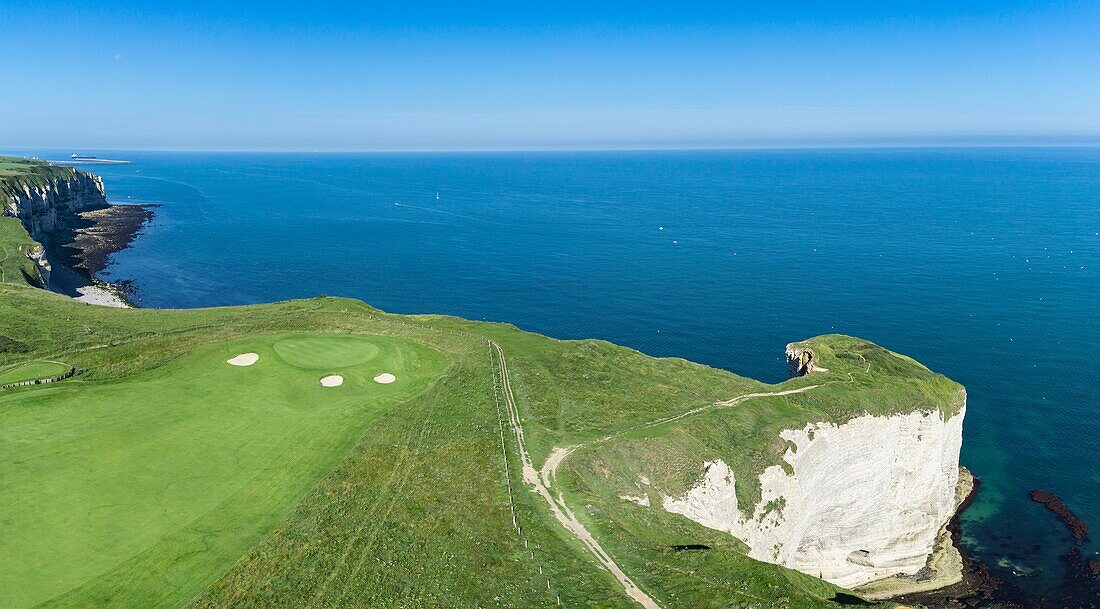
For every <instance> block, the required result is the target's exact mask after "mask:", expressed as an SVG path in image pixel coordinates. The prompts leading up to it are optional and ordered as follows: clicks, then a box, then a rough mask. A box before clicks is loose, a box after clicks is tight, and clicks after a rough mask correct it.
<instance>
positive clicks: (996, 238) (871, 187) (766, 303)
mask: <svg viewBox="0 0 1100 609" xmlns="http://www.w3.org/2000/svg"><path fill="white" fill-rule="evenodd" d="M83 152H94V151H83ZM37 154H38V155H39V156H43V157H46V158H51V155H52V157H57V156H59V155H60V153H59V152H56V151H55V152H52V153H51V152H49V151H38V152H37ZM99 154H100V156H104V157H111V158H118V157H120V156H121V157H123V158H129V159H131V160H133V161H134V162H133V164H131V165H116V166H95V167H87V169H88V170H90V171H93V172H96V173H99V174H101V175H102V176H103V177H104V180H105V183H106V188H107V193H108V197H109V199H110V200H111V201H112V202H116V203H139V202H140V203H156V204H158V205H159V206H160V207H159V208H157V209H156V218H155V219H154V221H153V222H152V224H151V225H149V226H148V227H147V228H146V230H145V234H144V235H143V236H141V237H140V238H138V239H137V240H136V241H135V242H134V244H133V246H132V247H131V248H130V249H128V250H125V251H123V252H120V253H118V254H116V255H115V256H114V257H113V259H112V263H111V265H110V266H109V268H108V273H109V275H110V277H109V278H113V279H131V280H133V281H134V283H135V284H136V286H137V288H138V293H137V299H138V300H139V302H140V304H142V305H143V306H148V307H204V306H211V305H229V304H243V303H258V302H265V301H270V300H276V299H286V298H292V297H308V296H314V295H317V294H330V295H343V296H353V297H356V298H360V299H363V300H365V301H366V302H368V303H370V304H372V305H375V306H377V307H380V308H382V309H385V310H387V311H392V312H399V313H427V312H432V313H448V314H453V315H460V316H463V317H468V318H473V319H484V320H494V321H507V322H512V323H514V324H516V325H518V326H520V327H521V328H524V329H527V330H532V331H536V332H540V333H544V334H548V335H550V336H554V337H559V338H581V337H596V338H602V339H606V340H610V341H613V342H616V343H620V344H623V345H627V346H630V347H634V348H636V349H639V350H641V351H643V352H645V353H648V354H650V355H655V356H681V357H685V358H688V359H691V360H695V361H698V362H702V363H705V364H709V365H712V366H717V367H721V368H726V369H729V370H732V371H734V372H736V373H738V374H742V375H747V376H751V377H756V378H759V379H762V380H767V381H780V380H782V379H783V378H785V376H786V367H785V365H784V359H783V348H784V346H785V345H786V344H787V343H788V342H791V341H794V340H799V339H803V338H807V337H810V336H814V335H817V334H822V333H826V332H842V333H845V334H853V335H858V336H861V337H864V338H867V339H869V340H872V341H875V342H877V343H879V344H881V345H883V346H886V347H888V348H890V349H893V350H896V351H899V352H901V353H905V354H907V355H910V356H912V357H915V358H916V359H918V360H919V361H921V362H922V363H924V364H926V365H928V366H929V367H930V368H932V369H933V370H936V371H938V372H942V373H944V374H946V375H948V376H950V377H951V378H953V379H955V380H957V381H959V382H961V383H963V384H964V385H965V386H966V387H967V390H968V394H969V406H968V410H967V418H966V425H965V440H964V446H963V456H962V460H963V463H964V464H965V465H966V466H967V467H969V468H970V469H971V470H973V472H974V473H975V474H976V475H977V476H978V477H979V478H980V479H981V481H982V487H981V492H980V493H979V496H978V498H977V501H976V503H975V504H974V505H973V507H971V508H970V509H969V510H968V511H967V512H966V513H965V516H964V519H963V520H964V521H963V532H964V540H963V543H964V546H965V548H966V549H967V550H968V551H969V552H970V553H971V554H972V555H973V556H975V557H976V558H978V559H979V560H981V561H983V562H985V563H986V564H987V565H989V566H990V567H991V568H992V569H993V570H994V572H995V573H996V574H997V575H999V576H1002V577H1004V578H1006V579H1009V580H1011V581H1013V582H1015V583H1017V584H1018V585H1020V586H1021V587H1023V588H1024V589H1026V590H1029V591H1032V592H1034V593H1036V594H1039V595H1042V596H1045V597H1047V598H1048V601H1047V602H1046V604H1047V605H1048V606H1052V607H1054V606H1057V607H1061V606H1062V605H1063V604H1064V603H1065V601H1066V599H1067V598H1068V597H1069V596H1072V595H1073V594H1077V593H1079V592H1080V590H1078V591H1077V592H1075V593H1070V592H1067V590H1066V589H1065V588H1064V587H1063V586H1064V585H1063V583H1062V580H1063V572H1064V566H1063V564H1062V562H1061V561H1060V560H1059V557H1060V556H1061V555H1062V554H1064V553H1065V552H1067V551H1068V550H1069V549H1070V548H1071V547H1073V540H1072V538H1071V537H1070V536H1069V534H1068V533H1067V531H1066V529H1065V527H1064V526H1063V525H1062V523H1061V522H1060V521H1058V520H1057V518H1056V517H1055V516H1054V515H1053V514H1052V513H1050V512H1048V511H1046V510H1045V509H1044V508H1043V507H1041V506H1039V505H1038V504H1035V503H1033V502H1032V501H1030V500H1029V498H1028V491H1030V490H1031V489H1036V488H1042V489H1048V490H1051V491H1054V492H1055V493H1057V494H1058V495H1059V496H1061V497H1062V498H1063V499H1064V500H1065V502H1066V503H1067V504H1068V505H1069V506H1070V507H1071V509H1073V510H1074V511H1075V512H1076V513H1077V514H1078V515H1079V516H1080V517H1081V518H1083V519H1084V520H1085V521H1086V522H1088V523H1090V524H1091V525H1092V526H1093V528H1094V530H1095V531H1100V398H1098V397H1097V396H1098V393H1097V389H1098V384H1100V149H1095V148H1094V149H1053V148H1048V149H1026V148H1024V149H1022V148H1014V149H904V150H903V149H895V150H799V151H794V150H791V151H715V152H585V153H508V154H501V153H492V154H490V153H483V154H466V153H463V154H458V153H455V154H237V153H232V154H230V153H218V154H208V153H155V152H108V151H101V152H99ZM65 156H67V153H66V154H65ZM1093 537H1094V538H1098V537H1100V534H1094V535H1093ZM1098 550H1100V543H1097V542H1096V541H1094V540H1093V541H1089V542H1087V543H1086V544H1085V546H1084V548H1083V551H1084V554H1085V555H1086V558H1089V557H1091V558H1097V551H1098ZM1091 593H1092V592H1090V594H1091Z"/></svg>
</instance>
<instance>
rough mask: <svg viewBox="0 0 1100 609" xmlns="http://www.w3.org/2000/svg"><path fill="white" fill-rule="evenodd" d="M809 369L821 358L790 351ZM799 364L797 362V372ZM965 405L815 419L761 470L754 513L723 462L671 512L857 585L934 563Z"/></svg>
mask: <svg viewBox="0 0 1100 609" xmlns="http://www.w3.org/2000/svg"><path fill="white" fill-rule="evenodd" d="M788 353H789V355H794V356H795V357H793V358H789V359H793V360H794V361H797V362H798V363H799V364H800V366H799V367H800V368H805V369H806V371H804V372H802V373H803V374H805V373H806V372H807V371H808V370H809V369H812V368H811V366H812V363H811V362H812V359H804V356H803V354H801V353H799V354H791V353H790V351H789V352H788ZM793 368H794V366H793V365H792V369H793ZM964 415H965V405H964V406H963V407H962V408H961V409H960V410H959V411H958V412H955V413H952V416H950V418H946V420H945V418H944V415H943V414H942V413H941V412H939V411H932V412H912V413H909V414H896V415H893V416H873V415H864V416H861V417H857V418H854V419H852V420H850V421H848V422H846V423H844V424H841V425H835V424H832V423H813V424H808V425H806V426H805V427H804V428H802V429H788V430H784V431H782V432H781V433H780V434H779V435H780V437H781V438H782V439H783V440H786V441H787V442H789V443H790V444H791V446H790V447H789V448H788V449H787V451H786V453H785V455H784V457H783V460H784V461H785V462H786V468H784V467H781V466H779V465H774V466H771V467H769V468H767V469H766V470H765V471H764V473H763V475H761V476H760V487H761V499H760V502H759V503H758V504H757V505H755V506H753V508H752V515H751V516H745V515H744V514H743V513H742V511H741V510H740V509H739V506H738V504H737V496H736V494H735V493H734V485H735V483H736V480H735V479H734V474H733V472H732V471H731V470H730V468H729V466H728V465H727V464H726V463H724V462H722V461H720V460H719V461H711V462H707V463H706V473H705V475H704V476H703V479H702V480H701V481H699V482H698V483H697V485H696V486H695V487H694V488H691V489H690V490H688V491H687V492H686V493H685V494H684V495H683V496H680V497H665V498H664V502H663V507H664V509H666V510H668V511H669V512H673V513H677V514H682V515H684V516H686V517H688V518H690V519H692V520H694V521H696V522H698V523H700V524H702V525H703V526H706V527H709V528H712V529H717V530H721V531H726V532H729V533H730V534H731V535H733V536H734V537H737V538H738V539H740V540H742V541H744V542H745V543H746V544H747V545H748V546H749V555H750V556H752V557H753V558H756V559H758V560H762V561H766V562H770V563H775V564H780V565H784V566H786V567H790V568H792V569H796V570H798V571H802V572H803V573H807V574H810V575H813V576H817V577H821V578H822V579H825V580H828V581H830V582H832V583H834V584H837V585H840V586H844V587H847V588H854V587H857V586H859V585H862V584H866V583H868V582H871V581H874V580H878V579H882V578H885V577H891V576H894V575H898V574H907V575H911V574H914V573H916V572H917V571H919V570H921V568H922V567H924V566H925V564H926V561H927V559H928V557H929V556H930V555H931V554H932V550H933V545H934V543H935V541H936V537H937V535H938V533H939V532H940V530H941V528H942V527H943V525H944V524H945V523H947V521H948V520H949V519H950V518H951V517H952V516H953V515H954V512H955V508H956V503H957V500H956V496H955V486H956V483H957V482H958V476H959V450H960V448H961V446H962V422H963V417H964Z"/></svg>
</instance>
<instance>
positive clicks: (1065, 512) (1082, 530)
mask: <svg viewBox="0 0 1100 609" xmlns="http://www.w3.org/2000/svg"><path fill="white" fill-rule="evenodd" d="M1029 495H1030V496H1031V500H1032V501H1035V502H1036V503H1040V504H1042V505H1043V507H1045V508H1046V509H1048V510H1050V511H1052V512H1054V513H1055V514H1057V515H1058V517H1059V518H1061V519H1062V522H1063V523H1065V525H1066V528H1068V529H1069V533H1070V535H1073V538H1074V539H1076V540H1077V545H1081V542H1082V541H1083V540H1084V539H1085V537H1088V534H1089V526H1088V525H1087V524H1085V521H1083V520H1081V519H1080V518H1078V517H1077V516H1076V515H1075V514H1074V513H1073V512H1072V511H1070V509H1069V507H1068V506H1067V505H1066V504H1065V502H1063V501H1062V500H1061V499H1060V498H1059V497H1058V496H1057V495H1055V494H1054V493H1052V492H1050V491H1040V490H1034V491H1031V493H1029Z"/></svg>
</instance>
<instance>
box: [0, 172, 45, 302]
mask: <svg viewBox="0 0 1100 609" xmlns="http://www.w3.org/2000/svg"><path fill="white" fill-rule="evenodd" d="M0 184H3V182H0ZM38 247H39V246H38V244H37V243H35V242H34V241H32V240H31V238H30V236H28V235H27V231H25V230H23V224H22V223H21V222H19V220H18V219H16V218H4V217H0V283H20V284H34V285H39V284H41V282H42V278H41V275H39V273H38V265H36V264H35V263H34V261H33V260H31V259H30V258H27V254H29V253H31V252H33V251H34V250H35V249H37V248H38Z"/></svg>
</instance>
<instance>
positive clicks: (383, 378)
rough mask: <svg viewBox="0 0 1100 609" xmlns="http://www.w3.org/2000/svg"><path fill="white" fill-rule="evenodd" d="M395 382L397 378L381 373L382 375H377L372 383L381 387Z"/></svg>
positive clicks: (387, 373)
mask: <svg viewBox="0 0 1100 609" xmlns="http://www.w3.org/2000/svg"><path fill="white" fill-rule="evenodd" d="M396 380H397V377H396V376H394V375H392V374H390V373H389V372H383V373H382V374H379V375H378V376H376V377H374V382H376V383H382V384H383V385H389V384H390V383H392V382H394V381H396Z"/></svg>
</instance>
